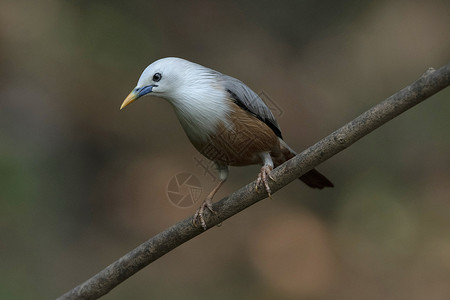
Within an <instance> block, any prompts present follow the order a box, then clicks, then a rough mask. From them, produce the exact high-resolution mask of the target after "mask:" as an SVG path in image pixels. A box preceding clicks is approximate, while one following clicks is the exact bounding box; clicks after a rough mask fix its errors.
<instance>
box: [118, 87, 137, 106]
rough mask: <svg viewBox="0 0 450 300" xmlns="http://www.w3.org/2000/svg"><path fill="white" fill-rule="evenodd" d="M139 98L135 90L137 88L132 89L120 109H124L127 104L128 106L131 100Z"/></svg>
mask: <svg viewBox="0 0 450 300" xmlns="http://www.w3.org/2000/svg"><path fill="white" fill-rule="evenodd" d="M137 98H138V94H137V93H136V92H135V90H133V91H131V93H130V94H129V95H128V96H127V97H126V98H125V100H123V103H122V105H121V106H120V109H121V110H122V108H124V107H125V106H127V105H128V104H130V103H131V102H133V101H134V100H136V99H137Z"/></svg>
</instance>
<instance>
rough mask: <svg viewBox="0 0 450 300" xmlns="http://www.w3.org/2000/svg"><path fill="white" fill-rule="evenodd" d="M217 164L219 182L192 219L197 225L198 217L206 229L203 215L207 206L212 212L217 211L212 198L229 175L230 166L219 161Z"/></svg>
mask: <svg viewBox="0 0 450 300" xmlns="http://www.w3.org/2000/svg"><path fill="white" fill-rule="evenodd" d="M216 165H217V168H218V170H219V183H218V184H217V185H216V187H215V188H214V189H213V190H212V191H211V192H210V193H209V194H208V196H207V197H206V199H205V201H203V203H202V205H200V207H199V208H198V209H197V211H196V212H195V214H194V218H193V220H192V222H193V223H194V225H195V226H197V219H198V220H199V221H200V225H201V226H202V227H203V229H204V230H206V222H205V219H204V217H203V214H204V212H205V210H206V208H207V209H209V211H211V212H212V213H214V214H215V213H216V212H215V211H214V210H213V208H212V199H213V197H214V195H215V194H216V193H217V191H218V190H219V189H220V187H221V186H222V184H223V183H224V182H225V181H226V180H227V177H228V167H227V166H222V165H219V164H217V163H216Z"/></svg>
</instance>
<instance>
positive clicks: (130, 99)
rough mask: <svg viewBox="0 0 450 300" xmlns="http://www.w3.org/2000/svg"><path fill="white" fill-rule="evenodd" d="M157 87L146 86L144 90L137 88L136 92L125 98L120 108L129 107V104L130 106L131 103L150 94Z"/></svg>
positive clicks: (133, 91)
mask: <svg viewBox="0 0 450 300" xmlns="http://www.w3.org/2000/svg"><path fill="white" fill-rule="evenodd" d="M155 86H157V85H147V86H144V87H143V88H135V89H134V90H132V91H131V93H130V94H129V95H128V96H127V97H126V98H125V100H123V103H122V105H121V106H120V109H122V108H124V107H125V106H127V105H128V104H130V103H131V102H133V101H134V100H136V99H138V98H140V97H142V96H144V95H147V94H149V93H151V92H152V90H153V87H155Z"/></svg>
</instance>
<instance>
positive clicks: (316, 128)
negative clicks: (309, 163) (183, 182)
mask: <svg viewBox="0 0 450 300" xmlns="http://www.w3.org/2000/svg"><path fill="white" fill-rule="evenodd" d="M449 14H450V2H449V1H445V0H442V1H439V0H430V1H415V0H412V1H411V0H409V1H407V0H404V1H402V0H394V1H376V2H375V1H356V0H347V1H336V0H333V1H331V0H326V1H312V0H302V1H277V2H274V1H266V0H264V1H227V2H225V1H204V0H195V1H139V0H129V1H111V0H109V1H105V0H104V1H87V0H79V1H57V0H44V1H22V0H3V1H2V2H1V4H0V259H1V268H0V298H1V299H51V298H55V297H57V296H59V295H61V294H63V293H64V292H66V291H68V290H69V289H71V288H73V287H75V286H76V285H78V284H80V283H81V282H83V281H84V280H86V279H88V278H89V277H91V276H92V275H94V274H95V273H97V272H98V271H100V270H102V269H103V268H104V267H106V266H107V265H109V264H110V263H111V262H113V261H114V260H116V259H118V258H119V257H120V256H122V255H123V254H125V253H126V252H128V251H130V250H131V249H133V248H134V247H136V246H137V245H139V244H140V243H142V242H144V241H145V240H147V239H148V238H150V237H152V236H153V235H155V234H156V233H158V232H160V231H162V230H164V229H165V228H167V227H169V226H171V225H172V224H174V223H176V222H177V221H179V220H182V219H184V218H186V217H188V216H190V215H192V214H193V213H194V211H195V210H196V209H197V207H198V205H199V204H200V203H199V202H197V203H195V204H194V205H187V206H188V207H179V206H177V205H174V204H173V203H172V202H171V201H169V200H170V199H169V197H168V189H170V188H171V187H170V186H169V182H170V181H171V179H172V178H174V176H176V175H177V174H180V173H183V172H184V173H188V174H191V175H192V176H193V177H195V178H196V179H197V180H198V184H199V185H200V186H201V191H202V197H204V196H205V195H206V193H207V192H208V191H209V189H210V188H211V187H212V186H213V185H214V182H213V177H212V176H210V175H209V174H208V173H207V172H205V170H204V169H203V168H202V167H201V165H199V164H198V162H197V161H198V160H199V159H202V157H201V155H200V154H198V153H197V152H196V151H195V149H194V148H193V146H192V145H191V144H190V142H189V141H188V139H187V138H186V136H185V134H184V132H183V130H182V128H181V126H180V125H179V123H178V120H177V119H176V117H175V114H174V112H173V111H172V108H171V106H170V105H169V104H168V103H167V102H165V101H164V100H161V99H157V98H153V97H145V98H143V99H141V100H139V101H137V102H136V103H133V104H132V105H130V106H129V107H127V108H126V109H125V110H123V111H119V106H120V104H121V103H122V101H123V99H124V98H125V97H126V95H127V94H128V93H129V92H130V91H131V89H132V88H134V86H135V84H136V82H137V80H138V78H139V76H140V74H141V72H142V71H143V69H144V68H145V67H146V66H147V65H148V64H150V63H151V62H152V61H154V60H156V59H158V58H161V57H166V56H178V57H183V58H186V59H188V60H192V61H195V62H198V63H200V64H202V65H205V66H208V67H211V68H213V69H216V70H219V71H221V72H222V73H225V74H228V75H231V76H234V77H237V78H239V79H241V80H243V81H244V82H245V83H247V84H248V85H249V86H250V87H251V88H253V89H254V90H255V91H256V92H258V93H261V92H262V93H264V95H265V98H266V99H268V100H269V101H270V102H271V105H272V107H274V106H275V107H276V108H277V111H276V117H277V119H278V122H279V124H280V126H281V128H282V130H283V135H284V138H285V140H286V141H287V142H288V143H289V144H290V145H291V146H292V147H293V148H294V149H297V150H298V151H301V150H302V149H305V148H306V147H308V146H310V145H311V144H313V143H314V142H316V141H318V140H319V139H321V138H323V137H324V136H326V135H328V134H329V133H331V132H332V131H334V130H335V129H337V128H338V127H340V126H342V125H343V124H345V123H346V122H348V121H350V120H352V119H353V118H355V117H356V116H357V115H359V114H360V113H362V112H363V111H365V110H367V109H368V108H370V107H371V106H373V105H375V104H376V103H378V102H380V101H381V100H383V99H385V98H386V97H388V96H390V95H391V94H393V93H395V92H396V91H398V90H400V89H401V88H403V87H404V86H406V85H408V84H410V83H411V82H412V81H414V80H415V79H417V78H418V77H420V75H421V74H423V73H424V72H425V71H426V69H427V68H429V67H435V68H439V67H440V66H442V65H444V64H447V63H448V62H449V61H450V34H449V29H450V18H449ZM449 97H450V89H448V88H447V89H446V90H444V91H442V92H440V93H438V94H437V95H435V96H433V97H432V98H430V99H429V100H426V101H425V102H424V103H422V104H420V105H418V106H417V107H415V108H413V109H411V110H409V111H407V112H406V113H404V114H402V115H401V116H399V117H398V118H396V119H394V120H393V121H391V122H389V123H388V124H386V125H385V126H383V127H381V128H380V129H378V130H376V131H375V132H373V133H371V134H370V135H368V136H366V137H365V138H363V139H362V140H360V141H359V142H357V143H356V144H354V145H353V146H351V147H350V148H349V149H347V150H345V151H344V152H342V153H340V154H338V155H336V156H335V157H333V158H331V159H330V160H328V161H327V162H325V163H323V164H322V165H321V166H319V167H318V169H319V170H321V171H322V172H323V173H324V174H326V175H327V176H328V177H329V178H330V179H331V180H332V181H333V182H334V184H335V186H336V187H335V188H334V189H327V190H324V191H317V190H312V189H309V188H307V186H305V185H303V184H301V183H300V182H293V183H291V184H290V185H288V186H287V187H286V188H284V189H283V190H281V191H279V192H278V193H276V194H275V195H274V197H273V200H264V201H262V202H260V203H258V204H256V205H254V206H253V207H251V208H250V209H248V210H245V211H244V212H242V213H240V214H238V215H237V216H235V217H233V218H231V219H229V220H228V221H226V222H225V223H224V224H223V225H222V226H221V227H217V228H214V229H212V230H210V231H208V232H206V233H205V234H202V235H201V236H199V237H197V238H195V239H194V240H192V241H190V242H188V243H186V244H184V245H182V246H181V247H179V248H178V249H175V250H174V251H173V252H171V253H169V254H168V255H166V256H164V257H162V258H161V259H159V260H158V261H156V262H155V263H153V264H151V265H150V266H149V267H147V268H145V269H144V270H143V271H141V272H139V273H138V274H136V275H135V276H133V277H132V278H131V279H129V280H127V281H126V282H125V283H123V284H121V285H120V286H119V287H117V288H116V289H114V290H113V291H112V292H111V293H110V294H108V295H107V296H105V299H125V298H127V299H150V298H155V299H162V298H164V299H180V298H182V299H210V298H213V299H230V298H235V299H251V298H254V299H256V298H257V299H449V298H450V285H449V284H448V283H449V280H450V235H449V232H450V202H449V199H450V185H449V181H450V155H449V153H450V139H449V130H450V121H449V120H450V119H449V112H450V102H449ZM258 170H259V167H258V166H251V167H244V168H232V169H231V173H230V177H229V180H228V182H227V183H226V184H225V186H224V187H223V188H222V189H221V191H220V192H219V194H218V195H217V197H216V200H218V199H220V198H221V197H224V196H226V195H228V194H229V193H231V192H232V191H234V190H236V189H238V188H239V187H241V186H243V185H245V184H247V183H248V182H250V181H252V180H254V179H255V178H256V174H257V172H258ZM181 188H182V189H181V190H180V193H187V189H186V187H181Z"/></svg>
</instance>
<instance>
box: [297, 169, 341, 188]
mask: <svg viewBox="0 0 450 300" xmlns="http://www.w3.org/2000/svg"><path fill="white" fill-rule="evenodd" d="M298 179H300V180H301V181H303V182H304V183H306V184H307V185H308V186H310V187H312V188H315V189H323V188H325V187H334V185H333V183H332V182H331V181H330V180H328V178H326V177H325V176H324V175H322V174H321V173H320V172H319V171H317V170H316V169H312V170H311V171H309V172H308V173H306V174H304V175H302V176H300V177H299V178H298Z"/></svg>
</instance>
